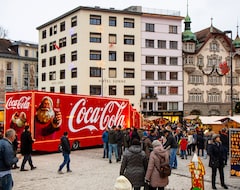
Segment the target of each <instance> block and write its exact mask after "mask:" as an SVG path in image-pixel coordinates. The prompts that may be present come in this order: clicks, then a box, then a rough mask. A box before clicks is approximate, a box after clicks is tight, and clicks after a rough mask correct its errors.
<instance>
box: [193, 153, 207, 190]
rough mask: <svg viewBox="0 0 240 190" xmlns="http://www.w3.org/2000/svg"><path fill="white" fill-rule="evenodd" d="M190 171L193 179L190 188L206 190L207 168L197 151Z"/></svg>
mask: <svg viewBox="0 0 240 190" xmlns="http://www.w3.org/2000/svg"><path fill="white" fill-rule="evenodd" d="M189 171H190V173H191V180H192V187H191V189H190V190H204V175H205V168H204V165H203V163H202V161H201V159H200V158H199V157H198V156H197V154H196V153H194V155H193V158H192V161H191V162H190V164H189Z"/></svg>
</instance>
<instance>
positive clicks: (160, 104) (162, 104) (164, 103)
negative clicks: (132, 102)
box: [158, 102, 167, 111]
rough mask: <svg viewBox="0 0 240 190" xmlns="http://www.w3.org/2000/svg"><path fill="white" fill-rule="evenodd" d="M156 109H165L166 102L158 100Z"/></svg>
mask: <svg viewBox="0 0 240 190" xmlns="http://www.w3.org/2000/svg"><path fill="white" fill-rule="evenodd" d="M158 110H159V111H160V110H167V102H158Z"/></svg>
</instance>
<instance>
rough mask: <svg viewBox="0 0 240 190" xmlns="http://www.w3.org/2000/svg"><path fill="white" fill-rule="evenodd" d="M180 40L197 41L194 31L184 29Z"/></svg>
mask: <svg viewBox="0 0 240 190" xmlns="http://www.w3.org/2000/svg"><path fill="white" fill-rule="evenodd" d="M182 41H183V42H186V41H195V42H196V41H197V38H196V35H195V34H194V33H192V32H191V30H185V31H184V32H183V33H182Z"/></svg>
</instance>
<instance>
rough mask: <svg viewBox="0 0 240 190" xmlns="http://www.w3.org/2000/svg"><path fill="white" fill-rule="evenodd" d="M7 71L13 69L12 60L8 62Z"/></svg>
mask: <svg viewBox="0 0 240 190" xmlns="http://www.w3.org/2000/svg"><path fill="white" fill-rule="evenodd" d="M7 71H12V62H7Z"/></svg>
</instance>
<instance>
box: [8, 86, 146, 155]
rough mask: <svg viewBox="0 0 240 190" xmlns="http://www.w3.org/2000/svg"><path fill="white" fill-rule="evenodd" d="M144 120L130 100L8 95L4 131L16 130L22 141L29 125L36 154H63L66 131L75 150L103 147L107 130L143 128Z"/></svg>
mask: <svg viewBox="0 0 240 190" xmlns="http://www.w3.org/2000/svg"><path fill="white" fill-rule="evenodd" d="M140 120H141V117H140V114H139V113H138V112H137V111H136V110H135V109H134V108H133V107H132V105H131V103H130V102H129V100H128V99H122V98H110V97H101V96H87V95H73V94H63V93H52V92H42V91H19V92H7V93H6V95H5V106H4V130H7V129H9V128H13V129H15V130H16V133H17V136H18V139H20V136H21V133H22V132H23V130H24V128H25V126H26V125H29V126H30V132H31V134H32V137H33V138H34V139H35V142H34V144H33V150H35V151H44V152H55V151H59V150H60V149H61V144H60V138H61V136H62V135H63V133H64V132H65V131H67V132H68V137H69V141H70V144H71V147H72V149H73V150H77V149H79V148H83V147H92V146H98V145H102V144H103V142H102V133H103V132H104V131H105V130H106V128H111V127H112V126H121V128H122V129H125V128H130V127H132V126H134V127H136V128H139V127H140V123H141V121H140Z"/></svg>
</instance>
